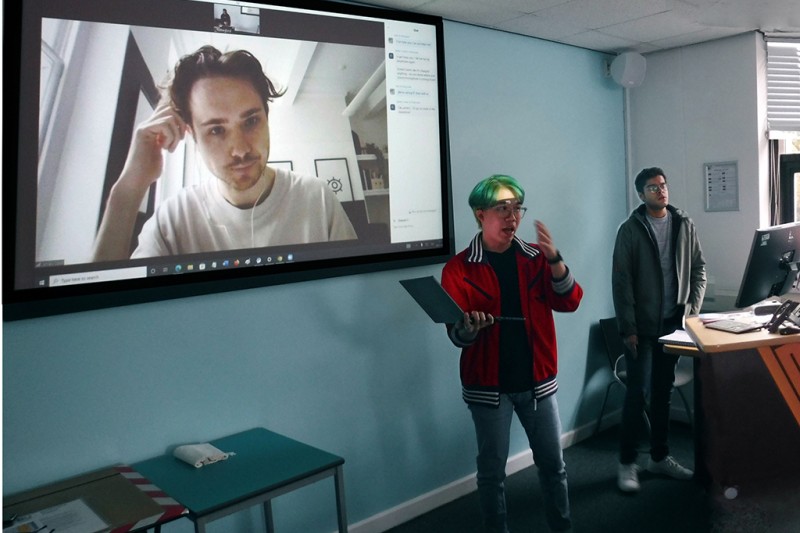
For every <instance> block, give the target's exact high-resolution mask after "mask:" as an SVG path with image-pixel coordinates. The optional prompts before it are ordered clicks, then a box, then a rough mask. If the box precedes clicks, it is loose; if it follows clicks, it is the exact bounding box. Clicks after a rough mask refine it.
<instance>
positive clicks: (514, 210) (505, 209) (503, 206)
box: [486, 200, 528, 220]
mask: <svg viewBox="0 0 800 533" xmlns="http://www.w3.org/2000/svg"><path fill="white" fill-rule="evenodd" d="M486 210H489V211H494V212H495V214H497V216H499V217H502V218H508V217H510V216H511V215H514V218H516V219H517V220H520V219H521V218H522V217H524V216H525V211H527V210H528V208H527V207H523V206H521V205H520V204H514V205H512V204H511V202H510V201H508V200H506V201H505V202H503V203H500V204H497V205H493V206H491V207H487V208H486Z"/></svg>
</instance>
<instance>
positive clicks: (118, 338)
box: [3, 23, 626, 533]
mask: <svg viewBox="0 0 800 533" xmlns="http://www.w3.org/2000/svg"><path fill="white" fill-rule="evenodd" d="M445 30H446V39H445V41H446V42H445V47H446V52H447V59H446V61H447V75H448V104H449V116H450V140H451V149H452V154H451V160H452V167H453V172H452V176H453V178H452V179H453V189H454V200H453V201H454V204H455V206H456V209H455V223H456V240H457V245H458V247H459V248H461V247H463V246H464V245H465V244H466V243H467V241H468V240H469V239H470V238H471V236H472V234H473V233H474V231H475V224H474V221H473V219H472V218H471V214H470V213H469V210H468V208H467V207H466V197H467V194H468V192H469V190H470V189H471V187H472V185H474V183H475V182H476V181H477V180H478V179H480V178H482V177H485V176H486V175H488V174H490V173H495V172H505V173H509V174H512V175H514V176H516V177H517V178H519V179H520V180H521V181H522V183H523V184H524V186H525V187H526V189H527V192H528V197H527V200H526V204H527V205H528V206H529V207H530V211H529V215H528V218H526V219H525V224H524V226H525V228H524V230H523V231H522V236H523V237H525V238H528V239H533V238H535V235H534V232H533V229H532V221H533V220H534V219H535V218H540V219H542V220H544V221H545V223H547V224H548V225H549V227H550V229H551V231H552V233H553V235H554V238H555V239H556V242H557V243H558V245H559V247H560V248H561V250H562V253H563V255H564V257H565V258H566V260H567V262H568V264H569V265H570V267H571V268H572V270H573V272H574V273H575V275H576V277H577V279H578V280H579V281H580V282H581V284H582V285H583V287H584V289H585V290H586V296H585V298H584V301H583V303H582V305H581V308H580V309H579V310H578V312H577V313H575V314H573V315H568V316H559V317H558V318H557V328H558V331H559V344H560V352H561V369H560V370H561V373H560V376H559V379H560V383H561V389H560V391H559V401H560V404H561V415H562V420H563V422H564V429H565V431H568V430H572V429H575V428H577V427H579V426H582V425H588V424H590V423H591V422H592V421H593V420H594V417H595V416H596V415H597V410H598V409H599V400H600V399H602V393H603V392H604V390H605V385H606V383H607V380H608V374H607V373H606V372H605V369H604V368H603V366H604V364H605V363H603V360H602V356H601V354H599V353H598V352H597V338H596V335H595V334H594V332H593V333H592V336H591V337H590V328H591V327H592V325H593V324H594V323H595V322H596V320H597V319H598V318H600V317H602V316H606V315H609V314H610V313H611V309H612V306H611V302H610V288H609V278H610V256H611V248H612V245H613V238H614V233H615V230H616V227H617V225H618V224H619V222H620V221H621V220H622V219H623V218H624V216H625V210H626V208H625V180H624V172H625V169H624V142H623V110H622V91H621V89H619V88H618V87H616V86H614V85H613V84H612V83H611V82H609V81H608V80H606V79H604V78H603V77H602V69H601V62H602V56H601V55H600V54H597V53H593V52H588V51H585V50H581V49H577V48H571V47H567V46H563V45H556V44H552V43H548V42H543V41H539V40H535V39H530V38H524V37H519V36H515V35H511V34H506V33H500V32H496V31H492V30H486V29H479V28H476V27H471V26H466V25H460V24H456V23H447V24H446V25H445ZM440 269H441V266H439V265H437V266H430V267H418V268H413V269H405V270H400V271H390V272H381V273H374V274H366V275H358V276H351V277H342V278H336V279H328V280H321V281H311V282H304V283H299V284H293V285H284V286H277V287H267V288H261V289H253V290H248V291H240V292H234V293H225V294H216V295H210V296H202V297H195V298H187V299H182V300H175V301H166V302H161V303H153V304H144V305H138V306H129V307H122V308H115V309H107V310H102V311H93V312H85V313H78V314H73V315H64V316H57V317H52V318H41V319H33V320H27V321H21V322H13V323H5V324H4V325H3V333H4V335H3V416H4V420H3V491H4V494H8V493H13V492H16V491H19V490H23V489H26V488H30V487H32V486H35V485H39V484H42V483H46V482H49V481H52V480H55V479H58V478H63V477H66V476H70V475H74V474H78V473H80V472H83V471H87V470H90V469H95V468H99V467H102V466H106V465H109V464H114V463H118V462H128V463H129V462H135V461H139V460H142V459H146V458H148V457H150V456H153V455H156V454H160V453H164V452H165V451H166V450H167V449H168V448H169V447H171V446H174V445H176V444H183V443H189V442H203V441H207V440H210V439H214V438H217V437H220V436H223V435H226V434H230V433H234V432H237V431H241V430H244V429H248V428H251V427H255V426H264V427H267V428H269V429H272V430H274V431H278V432H280V433H283V434H285V435H288V436H290V437H293V438H296V439H299V440H302V441H305V442H308V443H310V444H312V445H315V446H318V447H320V448H323V449H326V450H328V451H330V452H333V453H336V454H339V455H341V456H343V457H344V458H345V460H346V464H345V481H346V491H347V503H348V515H349V519H350V521H351V523H352V522H358V521H361V520H364V519H366V518H368V517H370V516H373V515H375V514H377V513H380V512H382V511H385V510H386V509H389V508H391V507H394V506H396V505H400V504H402V503H403V502H406V501H408V500H410V499H412V498H415V497H417V496H419V495H421V494H424V493H426V492H428V491H431V490H434V489H436V488H438V487H441V486H443V485H446V484H448V483H450V482H453V481H455V480H458V479H461V478H463V477H464V476H467V475H469V474H470V473H472V472H474V455H475V451H474V442H473V440H474V437H473V433H472V425H471V422H470V419H469V415H468V411H467V409H466V408H465V406H464V404H463V403H462V401H461V399H460V384H459V381H458V376H457V374H458V353H457V351H456V349H455V348H454V347H452V345H451V344H450V343H449V342H448V340H447V339H446V335H445V332H444V330H443V328H442V327H441V326H436V325H434V324H432V323H431V322H430V321H429V320H428V319H427V317H426V316H425V315H424V313H423V312H422V311H421V310H420V309H419V308H418V307H417V306H416V304H414V302H413V301H412V300H411V298H410V297H409V296H408V295H407V294H406V293H405V292H404V291H403V289H402V288H401V286H400V285H399V284H398V280H399V279H403V278H407V277H415V276H421V275H428V274H435V275H437V277H438V275H439V273H440ZM587 386H588V391H587V390H586V389H587ZM523 449H524V441H523V439H522V438H521V434H520V432H519V431H517V430H516V429H515V440H514V444H513V450H512V452H513V453H517V452H520V451H522V450H523ZM233 451H235V450H233ZM317 485H320V486H310V487H307V488H305V489H303V490H302V491H300V493H299V494H296V495H288V496H284V497H282V498H279V499H278V500H277V501H276V503H275V515H276V516H275V518H276V526H277V527H278V529H279V530H284V531H330V530H333V529H334V527H335V518H334V511H333V504H332V497H331V491H332V488H331V486H330V485H328V484H317ZM257 519H258V514H257V513H247V512H245V513H241V514H239V515H236V516H234V517H232V518H229V519H226V520H225V521H222V522H220V523H219V524H212V527H211V528H209V529H210V531H212V532H214V531H229V530H236V531H251V530H253V531H255V530H257V527H256V521H257ZM164 530H165V532H166V533H178V532H187V531H190V528H189V524H188V521H179V522H176V523H174V524H170V525H169V526H167V527H165V528H164Z"/></svg>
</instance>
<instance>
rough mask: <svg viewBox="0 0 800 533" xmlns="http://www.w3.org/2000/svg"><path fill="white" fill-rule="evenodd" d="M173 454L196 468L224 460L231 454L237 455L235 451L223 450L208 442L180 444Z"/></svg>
mask: <svg viewBox="0 0 800 533" xmlns="http://www.w3.org/2000/svg"><path fill="white" fill-rule="evenodd" d="M172 454H173V455H174V456H175V457H177V458H178V459H180V460H181V461H185V462H187V463H189V464H190V465H192V466H193V467H195V468H200V467H201V466H203V465H210V464H211V463H216V462H217V461H224V460H225V459H227V458H228V457H229V456H231V455H236V454H235V453H233V452H223V451H222V450H220V449H218V448H217V447H216V446H213V445H211V444H209V443H207V442H204V443H202V444H185V445H183V446H178V447H177V448H175V451H174V452H172Z"/></svg>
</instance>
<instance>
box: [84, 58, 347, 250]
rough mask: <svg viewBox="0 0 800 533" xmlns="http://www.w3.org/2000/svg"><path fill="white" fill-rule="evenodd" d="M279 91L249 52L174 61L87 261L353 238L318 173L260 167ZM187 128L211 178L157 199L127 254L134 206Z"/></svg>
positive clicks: (134, 143)
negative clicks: (158, 202) (315, 175)
mask: <svg viewBox="0 0 800 533" xmlns="http://www.w3.org/2000/svg"><path fill="white" fill-rule="evenodd" d="M282 94H283V93H282V92H279V91H278V90H276V88H275V86H274V85H273V83H272V82H271V81H270V80H269V78H267V77H266V75H265V74H264V72H263V70H262V67H261V64H260V62H259V61H258V60H257V59H256V58H255V57H254V56H253V55H252V54H250V53H249V52H247V51H244V50H237V51H231V52H226V53H224V54H223V53H221V52H220V51H219V50H217V49H216V48H214V47H211V46H204V47H202V48H200V49H199V50H197V51H196V52H194V53H192V54H189V55H187V56H184V57H183V58H181V59H180V61H178V63H177V65H176V66H175V69H174V72H173V75H172V78H171V79H170V81H169V82H168V86H167V88H166V90H165V94H164V95H163V96H162V100H161V102H160V103H159V105H158V106H157V107H156V109H155V111H154V112H153V114H152V116H151V117H150V118H149V119H148V120H146V121H144V122H143V123H142V124H140V125H139V126H138V127H137V129H136V131H135V132H134V136H133V141H132V143H131V148H130V151H129V152H128V157H127V160H126V161H125V166H124V168H123V170H122V173H121V174H120V176H119V179H118V180H117V181H116V183H115V184H114V185H113V187H112V189H111V193H110V195H109V198H108V203H107V205H106V210H105V213H104V215H103V219H102V222H101V224H100V229H99V231H98V234H97V238H96V240H95V245H94V260H95V261H113V260H120V259H127V258H128V257H129V256H130V257H133V258H139V257H156V256H164V255H178V254H189V253H197V252H210V251H218V250H232V249H242V248H258V247H267V246H278V245H286V244H298V243H311V242H325V241H335V240H347V239H355V238H356V233H355V231H354V229H353V226H352V224H351V223H350V221H349V220H348V218H347V215H346V214H345V212H344V210H343V209H342V206H341V205H340V204H339V201H338V200H337V199H336V196H335V193H334V192H333V191H331V190H330V189H329V188H328V187H327V186H326V184H325V181H324V180H320V179H317V178H313V177H307V176H300V175H298V174H295V173H294V172H291V171H288V170H284V169H273V168H270V167H269V166H267V161H268V159H269V150H270V136H269V122H268V118H269V103H270V102H271V101H272V100H273V99H274V98H277V97H280V96H281V95H282ZM187 132H188V133H189V134H190V135H191V136H192V139H193V140H194V142H195V144H196V147H197V151H198V152H199V154H200V156H201V158H202V160H203V161H204V163H205V165H206V167H208V169H209V170H210V171H211V173H212V174H213V175H214V176H215V177H216V178H217V179H212V180H206V181H204V182H202V183H200V184H197V185H192V186H190V187H186V188H184V189H183V190H182V191H181V192H180V193H179V194H178V195H176V196H173V197H171V198H169V199H168V200H166V201H165V202H163V203H162V204H161V205H159V206H158V208H156V211H155V213H154V214H153V216H152V217H150V219H148V221H147V222H146V223H145V225H144V227H143V228H142V231H141V233H140V234H139V236H138V245H137V246H136V248H135V250H134V252H133V254H132V255H131V254H130V248H131V239H132V237H133V232H134V227H135V220H136V215H137V212H138V208H139V205H140V204H141V203H142V200H143V198H144V196H145V194H146V193H147V191H148V189H149V187H150V185H151V184H152V183H154V182H155V181H156V180H158V178H159V177H160V175H161V173H162V167H163V165H164V150H168V151H169V152H173V151H174V150H175V149H176V148H177V147H178V145H179V144H180V142H181V141H182V140H183V139H184V135H186V133H187Z"/></svg>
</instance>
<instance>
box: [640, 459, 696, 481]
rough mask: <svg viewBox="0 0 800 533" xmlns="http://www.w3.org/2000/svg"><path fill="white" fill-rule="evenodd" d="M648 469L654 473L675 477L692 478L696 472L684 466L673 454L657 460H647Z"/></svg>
mask: <svg viewBox="0 0 800 533" xmlns="http://www.w3.org/2000/svg"><path fill="white" fill-rule="evenodd" d="M647 471H648V472H652V473H653V474H664V475H665V476H669V477H671V478H675V479H684V480H685V479H692V476H693V475H694V472H692V471H691V470H689V469H688V468H684V467H682V466H681V465H680V464H678V461H676V460H675V459H673V458H672V456H671V455H668V456H666V457H664V458H663V459H662V460H660V461H658V462H656V461H653V459H652V458H651V459H648V460H647Z"/></svg>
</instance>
